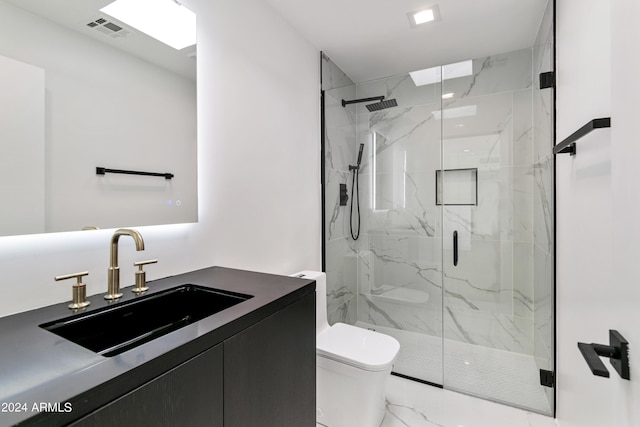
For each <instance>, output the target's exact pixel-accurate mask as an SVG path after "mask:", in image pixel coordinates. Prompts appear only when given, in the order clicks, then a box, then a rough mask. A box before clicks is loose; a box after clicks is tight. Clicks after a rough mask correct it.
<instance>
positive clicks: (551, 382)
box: [540, 369, 556, 388]
mask: <svg viewBox="0 0 640 427" xmlns="http://www.w3.org/2000/svg"><path fill="white" fill-rule="evenodd" d="M555 384H556V378H555V375H554V373H553V371H548V370H546V369H540V385H541V386H544V387H551V388H553V387H555Z"/></svg>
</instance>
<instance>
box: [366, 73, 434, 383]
mask: <svg viewBox="0 0 640 427" xmlns="http://www.w3.org/2000/svg"><path fill="white" fill-rule="evenodd" d="M436 80H439V71H438V79H436ZM380 95H384V96H386V97H387V98H388V99H397V104H398V105H397V106H396V107H393V108H388V109H384V110H380V111H375V112H369V111H368V110H367V108H366V107H365V104H361V105H358V107H357V113H358V114H357V118H358V119H357V123H358V138H359V139H358V141H357V142H358V144H361V143H362V144H365V149H364V153H365V159H364V160H363V164H362V168H361V173H360V185H361V187H360V190H361V208H362V220H363V223H362V224H363V228H362V230H363V232H362V233H361V236H360V239H359V240H358V243H359V266H360V267H359V270H358V292H359V293H358V322H357V325H359V326H362V327H365V328H371V329H375V330H376V331H379V332H382V333H385V334H388V335H391V336H393V337H395V338H396V339H397V340H398V341H399V342H400V346H401V351H400V353H399V355H398V359H397V361H396V363H395V364H394V368H393V370H394V372H395V373H396V374H399V375H402V376H406V377H410V378H412V379H417V380H420V381H424V382H428V383H433V384H438V385H441V384H442V267H441V262H442V254H441V248H442V243H441V217H442V214H441V212H440V207H438V206H435V202H434V200H435V175H434V174H433V171H434V170H436V169H439V168H440V158H441V156H440V146H441V143H440V141H441V128H440V122H439V121H438V120H437V119H436V116H437V113H438V112H439V111H440V107H441V105H440V104H441V87H440V82H439V81H435V82H434V83H432V84H429V85H423V86H416V85H415V84H414V82H413V80H412V79H411V77H410V76H409V75H408V74H402V75H398V76H393V77H390V78H386V79H382V80H376V81H371V82H366V83H361V84H359V85H358V92H357V98H367V97H373V96H380Z"/></svg>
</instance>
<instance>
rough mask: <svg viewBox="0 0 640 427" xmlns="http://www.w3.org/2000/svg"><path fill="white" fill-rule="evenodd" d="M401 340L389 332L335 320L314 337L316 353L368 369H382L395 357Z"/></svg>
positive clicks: (389, 364)
mask: <svg viewBox="0 0 640 427" xmlns="http://www.w3.org/2000/svg"><path fill="white" fill-rule="evenodd" d="M399 350H400V343H399V342H398V340H396V339H395V338H393V337H390V336H389V335H384V334H381V333H378V332H374V331H370V330H367V329H363V328H358V327H356V326H351V325H347V324H344V323H336V324H335V325H333V326H331V327H330V328H328V329H325V330H324V331H323V332H322V333H320V334H319V335H318V336H317V337H316V353H317V354H318V355H319V356H323V357H326V358H329V359H333V360H336V361H338V362H342V363H346V364H348V365H352V366H355V367H357V368H360V369H365V370H367V371H384V370H385V369H387V368H388V367H390V366H391V364H392V363H393V362H394V361H395V359H396V356H397V355H398V351H399Z"/></svg>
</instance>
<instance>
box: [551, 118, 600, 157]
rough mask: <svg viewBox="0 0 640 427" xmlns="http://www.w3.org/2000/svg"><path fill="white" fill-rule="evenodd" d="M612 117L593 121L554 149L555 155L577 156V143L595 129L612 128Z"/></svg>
mask: <svg viewBox="0 0 640 427" xmlns="http://www.w3.org/2000/svg"><path fill="white" fill-rule="evenodd" d="M610 127H611V117H603V118H601V119H593V120H591V121H590V122H589V123H587V124H586V125H584V126H582V127H581V128H580V129H578V130H577V131H575V132H574V133H572V134H571V135H570V136H569V137H567V138H565V139H564V140H563V141H562V142H560V143H559V144H557V145H556V146H555V147H553V154H559V153H569V154H570V155H572V156H575V155H576V141H577V140H579V139H580V138H582V137H583V136H585V135H587V134H588V133H589V132H591V131H592V130H595V129H602V128H610Z"/></svg>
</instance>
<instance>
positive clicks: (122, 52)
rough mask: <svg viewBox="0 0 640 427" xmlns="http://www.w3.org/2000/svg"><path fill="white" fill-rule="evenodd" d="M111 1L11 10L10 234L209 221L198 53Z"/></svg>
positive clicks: (6, 48)
mask: <svg viewBox="0 0 640 427" xmlns="http://www.w3.org/2000/svg"><path fill="white" fill-rule="evenodd" d="M111 1H112V0H81V1H78V0H46V1H42V0H0V85H1V86H0V90H2V93H3V96H2V99H0V198H1V200H2V203H1V204H0V235H3V236H4V235H17V234H33V233H46V232H62V231H74V230H82V229H87V228H88V229H91V228H116V227H135V226H144V225H158V224H173V223H185V222H196V221H197V220H198V218H197V211H198V209H197V131H196V115H197V108H196V45H195V44H194V45H192V46H189V47H185V48H182V49H180V50H176V49H174V48H172V47H169V46H167V45H164V44H162V43H160V42H158V41H156V40H155V39H153V38H151V37H149V36H146V35H145V34H144V33H142V32H140V31H138V30H136V29H135V28H133V27H131V26H129V25H126V24H125V23H123V22H121V21H119V20H117V19H115V18H113V17H111V16H109V15H107V14H105V13H103V12H100V9H101V8H102V7H104V6H106V5H107V4H109V3H111ZM5 94H6V96H5ZM99 167H102V168H106V169H114V170H120V171H121V170H124V171H138V172H151V173H159V174H161V175H160V176H150V175H132V174H120V173H106V174H104V175H99V174H97V173H96V168H99ZM164 174H171V175H173V177H172V178H171V179H168V178H165V176H164Z"/></svg>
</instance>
